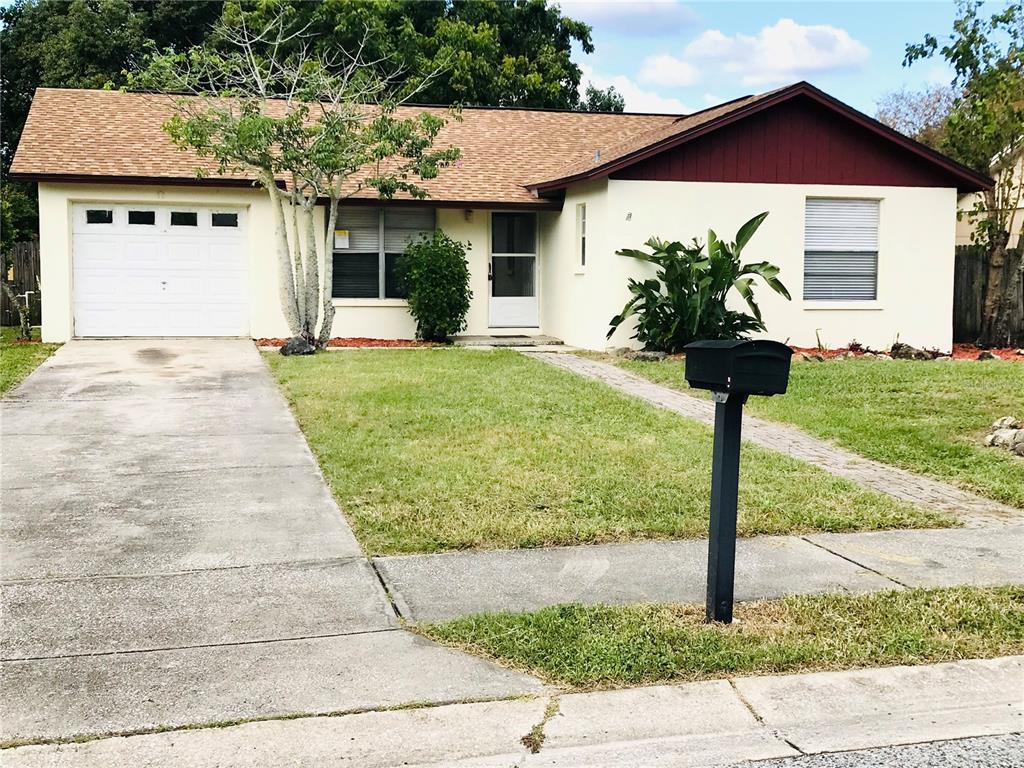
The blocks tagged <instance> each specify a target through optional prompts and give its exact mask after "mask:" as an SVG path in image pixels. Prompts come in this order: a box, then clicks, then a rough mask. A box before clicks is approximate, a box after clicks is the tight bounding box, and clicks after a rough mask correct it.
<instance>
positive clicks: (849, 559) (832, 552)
mask: <svg viewBox="0 0 1024 768" xmlns="http://www.w3.org/2000/svg"><path fill="white" fill-rule="evenodd" d="M800 539H801V540H803V541H806V542H807V543H808V544H810V545H811V546H812V547H817V548H818V549H821V550H824V551H825V552H828V553H829V554H830V555H833V556H835V557H838V558H839V559H840V560H845V561H846V562H848V563H852V564H853V565H856V566H857V567H858V568H863V569H864V570H865V571H870V572H871V573H873V574H875V575H876V576H881V577H882V578H883V579H886V580H887V581H891V582H892V583H893V584H895V585H896V586H898V587H902V588H903V589H913V587H912V586H910V585H909V584H904V583H903V582H902V581H900V580H899V579H894V578H893V577H892V576H890V575H889V574H887V573H882V571H879V570H878V569H876V568H872V567H871V566H869V565H864V563H859V562H857V561H856V560H854V559H853V558H852V557H847V556H846V555H844V554H842V553H841V552H836V551H835V550H833V549H829V548H828V547H826V546H825V545H824V544H819V543H818V542H816V541H811V540H810V539H809V538H807V537H806V536H801V537H800Z"/></svg>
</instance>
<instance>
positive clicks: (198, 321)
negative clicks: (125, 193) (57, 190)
mask: <svg viewBox="0 0 1024 768" xmlns="http://www.w3.org/2000/svg"><path fill="white" fill-rule="evenodd" d="M244 217H245V212H244V211H243V210H241V209H237V208H196V207H188V206H154V205H143V204H141V203H140V204H138V205H131V204H129V205H109V204H103V203H101V204H80V205H76V206H75V207H74V210H73V218H74V235H73V238H74V239H73V243H74V245H73V253H74V283H73V284H74V297H75V298H74V301H75V335H76V336H248V335H249V301H248V296H249V289H248V280H247V273H248V270H247V262H248V254H247V250H246V247H245V234H244V233H245V221H244Z"/></svg>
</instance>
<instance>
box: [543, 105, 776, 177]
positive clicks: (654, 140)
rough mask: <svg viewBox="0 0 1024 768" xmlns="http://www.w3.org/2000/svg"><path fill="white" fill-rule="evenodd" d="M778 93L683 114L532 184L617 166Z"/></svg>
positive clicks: (565, 166)
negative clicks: (654, 147)
mask: <svg viewBox="0 0 1024 768" xmlns="http://www.w3.org/2000/svg"><path fill="white" fill-rule="evenodd" d="M780 90H781V89H780ZM775 93H776V91H769V92H767V93H760V94H756V95H754V96H744V97H742V98H739V99H735V100H734V101H728V102H726V103H724V104H719V105H717V106H714V107H710V108H708V109H705V110H702V111H701V112H695V113H694V114H692V115H682V116H680V117H677V118H675V119H674V120H672V121H671V122H667V123H664V124H661V125H656V126H654V127H652V128H649V129H648V130H646V131H642V132H640V133H636V134H633V135H631V136H628V137H626V138H625V139H623V140H622V141H619V142H616V143H614V144H610V145H608V146H606V147H603V148H600V152H599V153H594V154H592V155H591V156H590V157H585V158H582V159H581V160H576V161H574V162H571V163H567V164H566V165H564V166H562V167H561V168H559V169H558V171H557V172H556V173H555V174H553V175H550V176H544V177H540V176H538V177H536V178H534V179H533V180H532V181H531V183H530V186H531V187H534V186H543V185H544V184H547V183H550V182H553V181H560V180H562V179H569V178H574V177H577V176H582V175H586V174H588V173H589V172H590V171H591V170H593V169H595V168H598V167H603V166H605V165H609V164H611V163H614V162H615V161H617V160H621V159H622V158H624V157H628V156H629V155H631V154H633V153H634V152H638V151H640V150H642V149H646V148H647V147H650V146H653V145H655V144H658V143H660V142H662V141H664V140H666V139H670V138H672V137H674V136H678V135H679V134H682V133H686V132H687V131H690V130H693V129H694V128H698V127H700V126H702V125H705V124H707V123H713V122H714V121H715V120H718V119H720V118H722V117H725V116H726V115H729V114H731V113H733V112H738V111H739V110H741V109H743V108H745V107H749V106H751V105H753V104H756V103H757V102H759V101H762V100H764V99H767V98H768V97H770V96H772V95H773V94H775Z"/></svg>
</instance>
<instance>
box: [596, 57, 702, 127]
mask: <svg viewBox="0 0 1024 768" xmlns="http://www.w3.org/2000/svg"><path fill="white" fill-rule="evenodd" d="M580 69H581V70H582V71H583V77H582V78H581V79H580V94H581V95H582V94H583V93H584V91H586V88H587V85H588V84H589V85H593V86H594V87H595V88H601V89H604V88H607V87H608V86H610V85H612V86H615V90H616V91H618V92H619V93H621V94H622V96H623V98H624V99H625V100H626V111H627V112H667V113H669V114H675V115H679V114H686V113H688V112H692V111H693V110H692V109H689V108H687V107H686V106H685V105H684V104H683V103H682V102H681V101H679V99H673V98H671V97H668V96H661V95H659V94H657V93H655V92H654V91H645V90H644V89H643V88H641V87H640V86H639V85H637V84H636V83H635V82H633V81H632V80H630V79H629V78H628V77H626V76H625V75H611V76H608V75H602V74H600V73H598V72H595V71H594V69H593V67H591V66H590V65H588V64H580Z"/></svg>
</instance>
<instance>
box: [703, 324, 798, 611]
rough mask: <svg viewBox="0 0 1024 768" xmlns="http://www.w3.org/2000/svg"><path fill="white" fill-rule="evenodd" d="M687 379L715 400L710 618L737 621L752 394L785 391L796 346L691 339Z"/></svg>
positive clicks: (709, 561) (780, 392) (709, 585)
mask: <svg viewBox="0 0 1024 768" xmlns="http://www.w3.org/2000/svg"><path fill="white" fill-rule="evenodd" d="M683 349H684V350H685V351H686V380H687V381H688V382H690V386H691V387H695V388H697V389H710V390H711V399H712V400H713V401H714V403H715V440H714V445H713V448H712V459H711V519H710V521H709V522H710V525H709V531H708V532H709V536H708V595H707V608H706V611H707V619H708V621H724V622H725V623H729V622H731V621H732V607H733V583H734V581H735V578H736V508H737V502H738V500H739V483H740V432H741V430H742V425H743V404H744V403H745V402H747V397H748V396H749V395H781V394H784V393H785V391H786V387H787V386H788V384H789V363H790V358H791V357H792V356H793V350H791V349H790V348H789V347H787V346H786V345H785V344H780V343H779V342H777V341H769V340H767V339H758V340H755V341H745V340H736V341H695V342H693V343H692V344H687V345H686V346H685V347H683Z"/></svg>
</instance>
